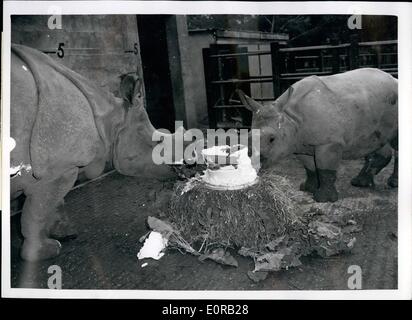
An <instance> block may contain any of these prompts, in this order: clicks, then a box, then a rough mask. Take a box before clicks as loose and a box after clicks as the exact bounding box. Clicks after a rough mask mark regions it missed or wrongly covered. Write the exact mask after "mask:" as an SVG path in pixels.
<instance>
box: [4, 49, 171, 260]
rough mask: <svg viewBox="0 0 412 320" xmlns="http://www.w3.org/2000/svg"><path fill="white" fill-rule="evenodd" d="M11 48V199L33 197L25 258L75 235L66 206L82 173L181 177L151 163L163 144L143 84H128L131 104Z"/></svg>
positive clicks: (55, 249) (51, 252)
mask: <svg viewBox="0 0 412 320" xmlns="http://www.w3.org/2000/svg"><path fill="white" fill-rule="evenodd" d="M11 50H12V55H11V137H12V138H13V139H14V140H15V141H16V147H15V148H14V149H13V150H12V152H11V169H12V171H13V169H14V171H15V172H14V173H15V174H14V176H13V177H11V197H12V198H14V197H15V196H17V195H19V194H22V193H24V195H25V196H26V200H25V202H24V206H23V211H22V217H21V228H22V234H23V236H24V242H23V245H22V249H21V253H20V255H21V257H22V258H23V259H25V260H30V261H34V260H40V259H46V258H51V257H54V256H57V255H58V254H59V252H60V249H61V244H60V242H59V241H58V239H61V238H65V237H66V236H70V235H72V233H73V230H71V228H70V227H69V226H70V224H69V223H68V219H67V216H66V215H65V213H64V207H63V204H64V197H65V195H66V194H67V193H68V192H69V191H70V189H71V188H72V187H73V185H74V183H75V181H76V179H77V177H78V174H79V173H83V174H84V175H85V176H86V177H87V178H89V179H92V178H95V177H97V176H99V175H100V174H101V173H102V172H103V170H104V169H105V166H106V165H107V164H109V165H110V166H111V167H114V168H115V169H117V171H118V172H120V173H121V174H125V175H130V176H138V177H151V178H159V179H168V178H174V177H175V173H174V171H173V169H172V168H171V167H170V166H167V165H156V164H154V163H153V161H152V158H151V157H152V148H153V147H154V145H155V144H157V143H161V142H153V141H152V136H153V133H154V132H155V128H154V127H153V126H152V124H151V123H150V121H149V117H148V115H147V113H146V111H145V108H144V101H143V94H142V85H141V84H142V81H141V80H137V82H136V85H134V86H131V85H130V83H129V82H130V81H127V82H128V83H127V86H126V87H125V88H126V89H125V88H123V90H121V91H123V93H124V95H125V99H122V98H117V97H115V96H114V95H113V94H111V93H107V92H104V91H103V90H102V89H101V88H99V87H98V86H96V85H94V84H93V83H92V82H91V81H89V80H87V79H86V78H84V77H83V76H81V75H80V74H78V73H76V72H74V71H72V70H70V69H69V68H67V67H65V66H63V65H62V64H59V63H57V62H56V61H54V60H53V59H51V58H50V57H48V56H47V55H45V54H43V53H42V52H40V51H37V50H35V49H32V48H29V47H26V46H22V45H14V44H13V45H12V49H11ZM129 80H130V79H129ZM127 88H129V89H127ZM130 90H133V92H130ZM132 96H133V101H130V99H131V97H132ZM159 135H163V133H159ZM169 138H173V136H172V137H170V136H169ZM16 168H17V169H16Z"/></svg>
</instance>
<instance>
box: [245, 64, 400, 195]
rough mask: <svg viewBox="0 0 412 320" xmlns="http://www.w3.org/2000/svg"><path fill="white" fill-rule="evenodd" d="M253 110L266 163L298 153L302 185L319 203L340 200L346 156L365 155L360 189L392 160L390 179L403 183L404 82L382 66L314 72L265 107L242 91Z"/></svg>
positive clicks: (358, 179)
mask: <svg viewBox="0 0 412 320" xmlns="http://www.w3.org/2000/svg"><path fill="white" fill-rule="evenodd" d="M238 94H239V96H240V99H241V101H242V103H243V104H244V105H245V106H246V107H247V108H248V109H250V110H251V111H252V112H253V118H252V128H256V129H260V134H261V136H260V150H254V151H253V152H254V153H255V156H259V155H260V160H261V165H262V167H265V166H266V167H267V166H270V165H273V164H274V163H276V162H277V161H279V160H280V159H282V158H285V157H287V156H288V155H291V154H295V155H296V156H297V158H298V159H299V160H300V161H301V162H302V164H303V166H304V168H305V171H306V181H305V182H303V183H302V184H301V185H300V189H301V190H303V191H308V192H311V193H313V195H314V199H315V200H316V201H317V202H334V201H336V200H337V199H338V192H337V190H336V188H335V181H336V171H337V169H338V166H339V164H340V162H341V160H342V159H348V160H349V159H359V158H362V157H365V165H364V167H363V168H362V170H361V171H360V173H359V174H358V175H357V177H355V178H353V179H352V180H351V183H352V185H354V186H357V187H371V186H373V185H374V175H376V174H378V173H379V172H380V171H381V170H382V169H383V168H384V167H385V166H386V165H387V164H388V163H389V162H390V160H391V157H392V148H393V149H394V150H395V152H394V154H395V162H394V170H393V173H392V175H391V176H390V178H389V180H388V184H389V185H390V186H391V187H396V186H397V183H398V182H397V181H398V159H397V150H398V80H397V79H395V78H394V77H392V76H391V75H390V74H388V73H385V72H383V71H381V70H379V69H374V68H361V69H356V70H352V71H347V72H344V73H341V74H336V75H331V76H310V77H307V78H304V79H302V80H300V81H298V82H296V83H294V84H293V85H292V86H291V87H290V88H289V89H288V90H286V91H285V92H284V93H283V94H282V95H281V96H280V97H279V98H278V99H276V101H274V102H272V103H269V104H268V105H262V104H260V103H258V102H257V101H255V100H254V99H252V98H250V97H248V96H247V95H245V94H244V93H243V92H242V91H240V90H238Z"/></svg>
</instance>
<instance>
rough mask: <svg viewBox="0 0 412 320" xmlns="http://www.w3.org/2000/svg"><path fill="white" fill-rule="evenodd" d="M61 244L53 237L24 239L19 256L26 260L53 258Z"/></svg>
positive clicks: (57, 253) (58, 251)
mask: <svg viewBox="0 0 412 320" xmlns="http://www.w3.org/2000/svg"><path fill="white" fill-rule="evenodd" d="M60 250H61V244H60V242H59V241H57V240H54V239H42V240H41V241H39V240H35V241H33V240H27V239H26V240H24V243H23V247H22V249H21V252H20V256H21V258H22V259H23V260H26V261H39V260H46V259H50V258H54V257H56V256H58V255H59V253H60Z"/></svg>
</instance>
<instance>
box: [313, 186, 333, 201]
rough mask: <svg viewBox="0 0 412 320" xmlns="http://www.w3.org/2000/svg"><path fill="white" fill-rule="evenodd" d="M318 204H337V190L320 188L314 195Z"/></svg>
mask: <svg viewBox="0 0 412 320" xmlns="http://www.w3.org/2000/svg"><path fill="white" fill-rule="evenodd" d="M313 198H314V199H315V201H316V202H335V201H337V200H338V192H337V191H336V189H335V188H320V189H318V190H316V191H315V192H314V193H313Z"/></svg>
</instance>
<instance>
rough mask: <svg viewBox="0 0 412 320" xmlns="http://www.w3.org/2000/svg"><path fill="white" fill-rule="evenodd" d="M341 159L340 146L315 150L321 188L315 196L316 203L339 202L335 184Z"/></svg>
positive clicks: (328, 145) (324, 146)
mask: <svg viewBox="0 0 412 320" xmlns="http://www.w3.org/2000/svg"><path fill="white" fill-rule="evenodd" d="M341 158H342V147H341V146H340V145H339V144H327V145H321V146H317V147H316V148H315V164H316V170H317V173H318V177H319V188H318V189H317V190H316V191H315V192H314V194H313V196H314V199H315V201H316V202H335V201H337V200H338V192H337V190H336V187H335V182H336V171H337V169H338V167H339V163H340V160H341Z"/></svg>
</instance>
